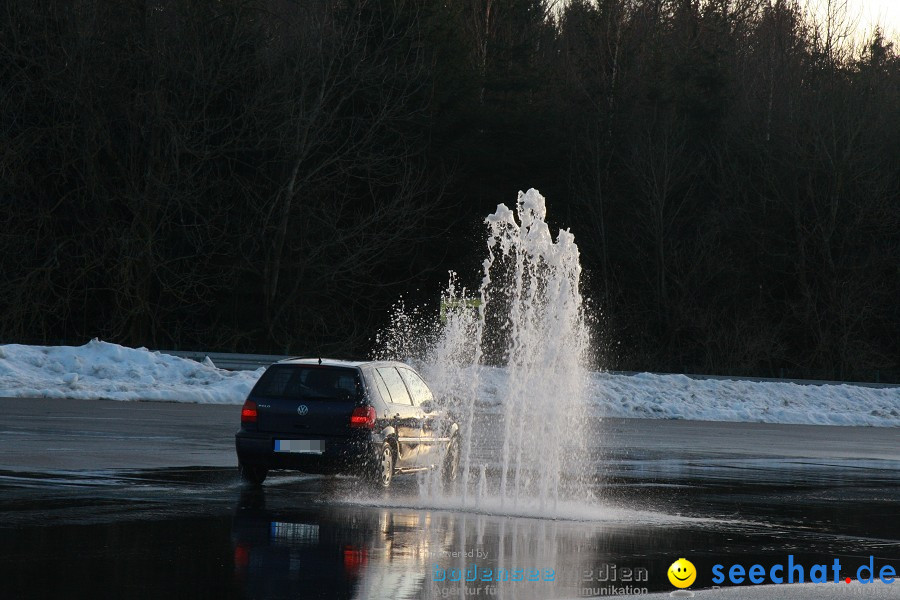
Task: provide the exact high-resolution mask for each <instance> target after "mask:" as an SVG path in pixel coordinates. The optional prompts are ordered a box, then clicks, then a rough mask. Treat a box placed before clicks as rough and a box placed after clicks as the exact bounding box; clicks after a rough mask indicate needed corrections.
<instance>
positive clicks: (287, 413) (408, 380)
mask: <svg viewBox="0 0 900 600" xmlns="http://www.w3.org/2000/svg"><path fill="white" fill-rule="evenodd" d="M235 446H236V449H237V455H238V468H239V469H240V473H241V477H242V478H243V480H244V481H246V482H248V483H251V484H254V485H259V484H261V483H262V482H263V480H265V478H266V475H267V473H268V471H269V469H295V470H299V471H305V472H308V473H334V472H345V473H352V474H362V475H366V476H368V477H370V478H371V479H372V480H373V481H375V482H376V483H377V484H379V485H381V486H383V487H388V486H389V485H390V484H391V480H392V478H393V476H394V475H395V474H397V473H412V472H416V471H423V470H428V469H432V468H436V467H439V468H441V469H442V470H443V475H444V479H445V480H447V481H453V480H455V479H456V478H457V473H458V471H459V426H458V425H457V424H456V423H455V422H454V420H453V419H452V418H451V417H450V416H449V415H448V414H446V413H445V412H444V411H443V410H441V408H440V407H439V406H438V404H437V403H436V401H435V399H434V396H433V395H432V393H431V390H430V389H429V388H428V385H427V384H426V383H425V381H424V380H423V379H422V377H421V376H420V375H419V374H418V373H416V371H415V370H413V369H412V368H411V367H409V366H408V365H405V364H403V363H396V362H348V361H338V360H326V361H322V360H321V359H319V360H314V359H291V360H286V361H281V362H279V363H276V364H274V365H272V366H271V367H269V368H268V369H267V370H266V372H265V373H263V375H262V377H260V379H259V381H258V382H257V383H256V385H255V386H254V388H253V390H252V391H251V392H250V394H249V396H248V397H247V400H246V402H245V403H244V406H243V409H242V411H241V429H240V431H238V433H237V434H236V436H235Z"/></svg>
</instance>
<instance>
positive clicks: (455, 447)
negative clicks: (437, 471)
mask: <svg viewBox="0 0 900 600" xmlns="http://www.w3.org/2000/svg"><path fill="white" fill-rule="evenodd" d="M458 477H459V436H456V435H454V436H453V437H452V438H450V444H449V445H448V446H447V455H446V456H445V457H444V481H446V482H448V483H449V482H451V481H456V479H457V478H458Z"/></svg>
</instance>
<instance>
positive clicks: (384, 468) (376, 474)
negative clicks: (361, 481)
mask: <svg viewBox="0 0 900 600" xmlns="http://www.w3.org/2000/svg"><path fill="white" fill-rule="evenodd" d="M394 462H395V460H394V449H393V448H392V447H391V445H390V444H389V443H388V442H385V443H383V444H382V445H381V449H380V450H379V451H378V454H377V455H376V456H375V462H374V464H373V465H372V469H371V470H370V472H369V475H370V478H371V479H372V483H374V484H375V485H376V486H378V487H380V488H389V487H391V481H393V479H394Z"/></svg>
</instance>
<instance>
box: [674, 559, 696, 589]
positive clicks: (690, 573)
mask: <svg viewBox="0 0 900 600" xmlns="http://www.w3.org/2000/svg"><path fill="white" fill-rule="evenodd" d="M668 575H669V581H670V582H671V583H672V585H674V586H675V587H677V588H686V587H688V586H689V585H691V584H692V583H694V580H695V579H697V569H696V568H694V563H692V562H691V561H689V560H688V559H686V558H679V559H678V560H676V561H675V562H673V563H672V566H671V567H669V571H668Z"/></svg>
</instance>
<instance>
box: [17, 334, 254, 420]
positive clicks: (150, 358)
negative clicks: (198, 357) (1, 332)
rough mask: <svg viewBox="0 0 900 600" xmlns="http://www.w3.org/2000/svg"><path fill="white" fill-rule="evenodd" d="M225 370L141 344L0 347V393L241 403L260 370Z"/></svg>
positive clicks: (95, 342) (56, 396) (98, 343)
mask: <svg viewBox="0 0 900 600" xmlns="http://www.w3.org/2000/svg"><path fill="white" fill-rule="evenodd" d="M262 371H263V369H259V370H258V371H236V372H231V371H224V370H222V369H217V368H216V367H215V366H213V364H212V362H211V361H209V360H208V359H207V360H206V361H204V362H203V363H198V362H195V361H193V360H188V359H186V358H178V357H176V356H170V355H168V354H161V353H159V352H150V351H149V350H147V349H146V348H137V349H134V348H125V347H124V346H119V345H116V344H110V343H107V342H101V341H99V340H96V339H95V340H91V341H90V342H88V343H87V344H85V345H84V346H20V345H16V344H10V345H5V346H0V397H29V398H30V397H34V398H77V399H91V398H108V399H111V400H164V401H170V402H198V403H206V404H241V403H243V402H244V399H245V398H246V397H247V394H248V393H249V391H250V388H252V387H253V384H254V383H256V380H257V379H258V378H259V376H260V375H261V374H262Z"/></svg>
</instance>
